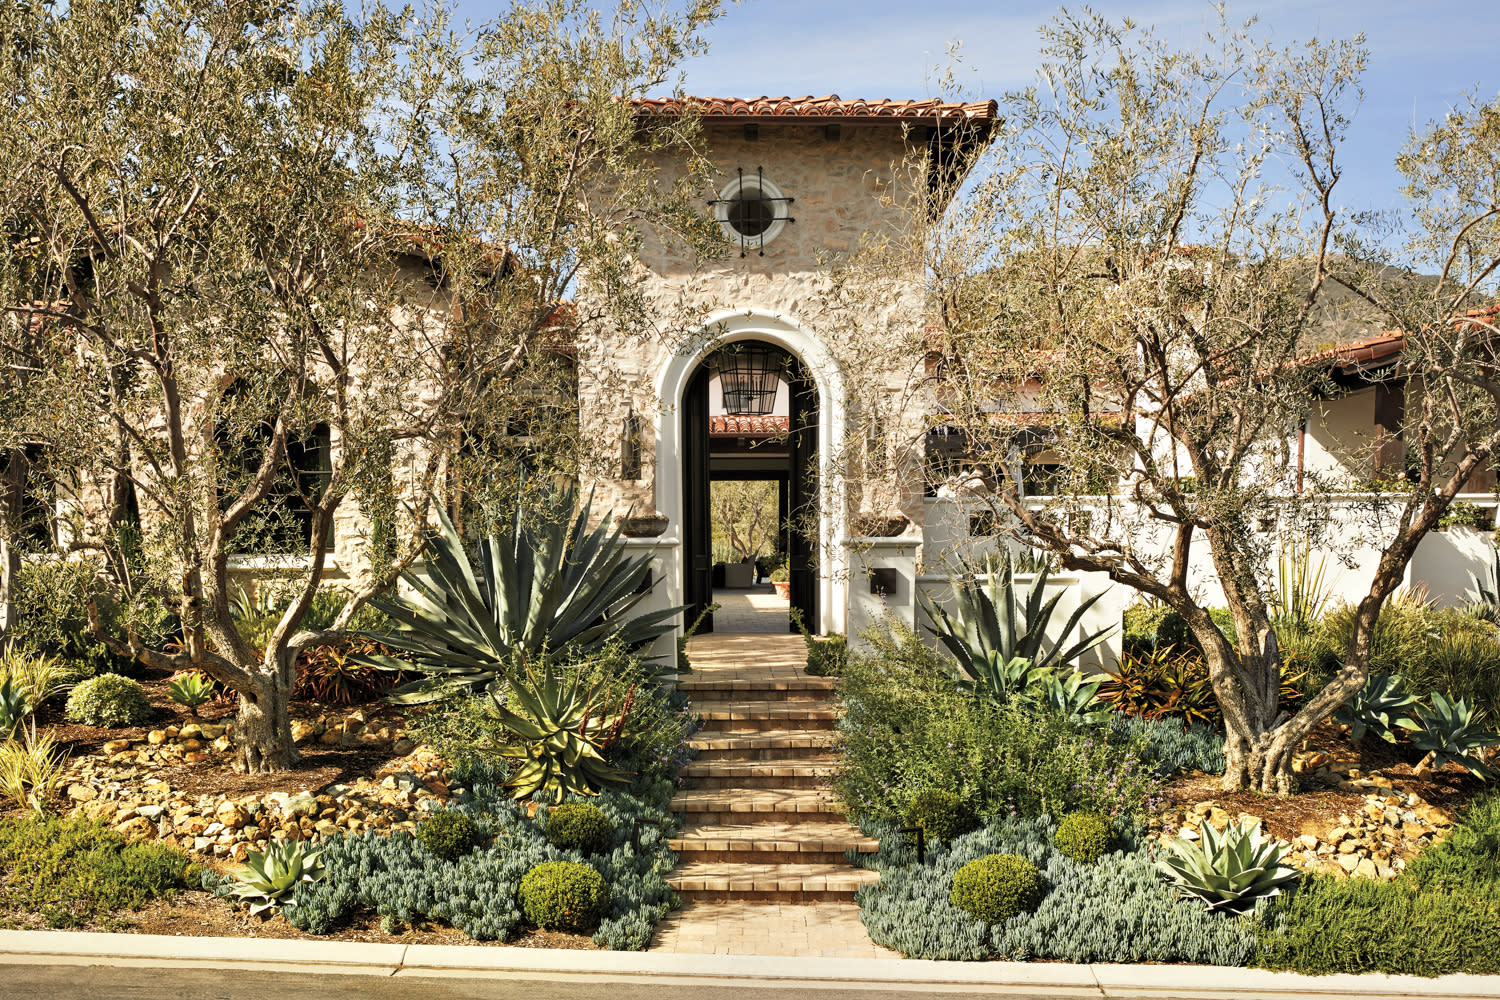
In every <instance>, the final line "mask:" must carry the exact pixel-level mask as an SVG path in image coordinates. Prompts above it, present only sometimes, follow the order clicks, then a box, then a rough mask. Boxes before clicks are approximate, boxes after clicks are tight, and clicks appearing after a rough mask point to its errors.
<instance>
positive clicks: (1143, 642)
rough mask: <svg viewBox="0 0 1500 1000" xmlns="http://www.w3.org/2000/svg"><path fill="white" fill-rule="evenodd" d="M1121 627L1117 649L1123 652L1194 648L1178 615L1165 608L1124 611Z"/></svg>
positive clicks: (1137, 606) (1189, 632) (1137, 607)
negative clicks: (1123, 628)
mask: <svg viewBox="0 0 1500 1000" xmlns="http://www.w3.org/2000/svg"><path fill="white" fill-rule="evenodd" d="M1124 625H1125V634H1124V636H1123V638H1122V641H1121V648H1122V649H1124V650H1125V651H1126V652H1132V653H1149V652H1151V651H1152V650H1154V649H1156V648H1157V647H1158V646H1178V647H1185V646H1187V645H1189V644H1196V643H1195V642H1194V640H1193V633H1192V630H1191V629H1189V628H1188V627H1187V622H1185V621H1183V620H1182V615H1180V614H1178V613H1177V612H1176V611H1173V610H1172V609H1171V608H1169V607H1167V606H1166V605H1165V604H1145V603H1138V604H1132V605H1130V606H1129V607H1128V608H1126V609H1125V614H1124Z"/></svg>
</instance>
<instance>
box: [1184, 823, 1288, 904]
mask: <svg viewBox="0 0 1500 1000" xmlns="http://www.w3.org/2000/svg"><path fill="white" fill-rule="evenodd" d="M1286 853H1287V848H1285V847H1283V846H1282V845H1280V844H1279V843H1277V842H1276V841H1274V840H1268V839H1266V838H1263V837H1262V836H1261V834H1260V824H1259V823H1253V824H1252V823H1246V824H1240V823H1230V824H1228V825H1227V826H1226V827H1225V828H1224V832H1223V833H1220V832H1219V831H1218V830H1215V829H1214V828H1213V826H1212V825H1211V824H1209V823H1204V824H1203V830H1202V833H1201V835H1200V837H1199V839H1198V840H1186V839H1184V838H1182V837H1177V838H1175V839H1173V840H1172V842H1171V843H1169V844H1168V845H1167V853H1166V856H1165V857H1163V858H1161V859H1159V860H1158V861H1157V862H1156V869H1157V871H1159V872H1160V873H1161V874H1162V875H1164V876H1166V878H1167V880H1168V881H1170V882H1171V883H1172V884H1173V885H1174V886H1175V887H1176V889H1177V891H1178V892H1179V893H1181V894H1182V895H1184V896H1192V897H1196V898H1198V899H1201V900H1203V902H1204V904H1205V905H1207V907H1208V908H1209V909H1210V910H1214V911H1219V912H1225V913H1243V912H1244V911H1245V910H1247V909H1249V908H1250V907H1252V906H1254V905H1255V903H1256V902H1257V901H1258V900H1261V899H1265V898H1269V897H1271V896H1275V895H1277V894H1279V893H1280V892H1281V888H1282V886H1285V885H1287V884H1289V883H1291V882H1294V881H1296V879H1297V878H1298V876H1299V873H1298V872H1297V870H1296V869H1295V868H1288V867H1286V866H1284V865H1283V864H1282V863H1281V861H1282V859H1283V858H1285V857H1286Z"/></svg>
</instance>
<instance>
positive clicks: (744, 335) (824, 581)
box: [656, 310, 847, 633]
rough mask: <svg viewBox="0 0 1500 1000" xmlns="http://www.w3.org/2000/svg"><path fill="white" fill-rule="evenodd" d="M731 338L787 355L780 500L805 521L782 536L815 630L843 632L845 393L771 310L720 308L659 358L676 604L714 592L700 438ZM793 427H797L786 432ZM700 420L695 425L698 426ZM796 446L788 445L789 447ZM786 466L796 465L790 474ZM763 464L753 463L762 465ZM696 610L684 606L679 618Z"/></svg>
mask: <svg viewBox="0 0 1500 1000" xmlns="http://www.w3.org/2000/svg"><path fill="white" fill-rule="evenodd" d="M735 344H755V345H766V346H769V347H772V348H775V349H776V350H778V351H780V352H782V353H783V354H784V355H785V356H786V358H787V361H788V365H787V375H788V390H789V392H788V396H789V399H788V411H789V412H788V414H787V416H788V429H787V435H786V438H787V441H786V443H787V446H788V455H787V456H786V466H785V470H786V473H785V478H786V483H787V487H786V498H785V501H784V506H785V508H786V509H787V510H788V511H790V512H795V513H800V515H801V516H800V517H798V518H795V519H794V520H795V521H796V522H797V523H798V524H799V525H800V526H801V527H802V529H803V530H801V531H799V532H797V533H796V537H794V538H789V539H788V550H789V551H788V555H789V556H791V560H790V568H791V570H792V584H793V593H792V600H793V603H794V605H795V606H798V607H800V608H801V609H802V610H803V613H804V615H805V617H806V621H807V623H808V626H809V627H810V628H811V629H812V630H813V631H815V632H823V633H827V632H842V631H843V630H844V625H845V617H846V604H847V597H846V576H847V573H846V562H847V557H846V553H845V550H844V542H845V541H846V538H845V533H844V527H843V522H844V518H843V508H844V488H843V479H842V476H841V474H840V472H839V463H838V460H837V456H838V455H839V454H840V452H841V450H842V448H843V444H844V416H843V414H844V407H845V399H846V393H845V388H844V381H843V377H842V373H841V372H840V371H839V368H838V366H837V364H836V363H835V361H834V360H833V357H832V355H831V354H830V353H829V352H828V350H827V349H826V347H824V345H823V344H822V343H821V342H820V341H819V340H818V339H817V338H816V337H814V336H813V335H812V334H811V333H809V332H808V331H806V330H804V329H803V328H801V327H800V326H798V325H796V324H795V323H793V322H791V321H789V320H787V319H786V318H784V317H782V316H779V315H777V314H774V313H765V312H759V311H755V310H748V311H739V312H735V313H726V314H720V315H718V316H716V317H714V318H713V319H712V320H711V321H710V322H709V323H708V324H707V325H706V327H705V330H704V331H703V332H701V333H699V334H697V335H695V336H693V337H691V338H689V339H687V340H686V341H685V342H684V343H683V344H682V346H681V347H680V348H679V350H678V351H676V352H675V353H674V354H673V355H672V356H671V357H670V358H669V359H668V361H667V364H666V365H665V366H664V368H663V370H662V372H661V374H660V377H659V380H658V383H657V393H658V399H659V400H660V401H661V407H662V412H661V414H660V418H659V419H658V420H657V422H656V433H657V437H656V506H657V510H659V511H660V512H661V513H663V514H665V515H667V517H668V519H669V523H670V524H672V525H675V526H676V527H677V531H676V532H674V534H675V535H676V536H677V539H676V540H677V541H678V544H679V545H680V546H681V548H680V550H679V554H680V559H679V560H678V565H679V566H680V568H681V569H680V573H679V574H675V575H676V576H677V578H676V579H672V580H669V581H664V582H668V583H669V587H670V591H671V594H670V597H671V599H672V600H673V602H674V603H679V604H685V605H689V606H692V605H694V604H696V605H697V606H698V608H699V609H700V610H701V608H702V606H703V605H704V604H705V603H707V599H708V595H710V594H711V593H712V578H711V575H710V574H711V572H712V560H711V552H710V551H709V545H708V530H709V522H708V518H707V516H706V508H707V499H706V497H707V489H708V487H709V484H710V483H711V482H712V480H713V475H714V472H715V470H714V468H713V463H712V461H711V454H710V457H709V459H707V460H706V459H705V455H704V452H705V449H706V447H707V446H708V441H707V430H708V411H709V400H708V392H707V386H708V382H709V380H710V379H711V378H712V375H711V368H712V362H711V359H712V357H713V356H714V355H715V353H716V352H719V351H721V350H722V349H723V348H725V347H726V346H730V345H735ZM793 427H795V428H796V432H795V433H794V432H793ZM700 429H701V430H700ZM791 452H795V454H791ZM794 470H800V472H799V473H798V474H793V471H794ZM764 471H765V470H760V472H762V473H763V472H764ZM695 615H696V612H689V613H688V615H685V616H684V617H685V621H684V624H686V623H687V622H688V621H691V620H692V616H695Z"/></svg>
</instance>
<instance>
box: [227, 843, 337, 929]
mask: <svg viewBox="0 0 1500 1000" xmlns="http://www.w3.org/2000/svg"><path fill="white" fill-rule="evenodd" d="M245 864H246V865H247V866H248V867H249V869H250V870H249V871H248V872H247V873H246V874H245V876H244V877H243V878H241V879H240V880H239V881H237V882H235V884H234V885H233V886H231V887H230V890H229V893H230V895H232V896H235V897H236V898H238V899H242V900H244V901H245V902H247V903H249V904H250V914H251V916H254V915H255V914H257V913H263V912H265V911H266V910H269V909H273V908H275V907H279V906H287V907H290V906H296V905H297V889H298V887H299V886H301V885H303V884H304V883H307V882H317V881H320V880H321V879H322V878H323V874H324V873H323V859H322V855H321V853H320V852H318V851H314V850H309V849H308V847H307V844H306V843H305V842H303V841H300V840H296V841H292V840H273V841H271V843H270V844H268V845H267V846H266V849H265V852H264V853H261V852H259V851H251V852H250V856H249V858H248V859H247V860H246V862H245Z"/></svg>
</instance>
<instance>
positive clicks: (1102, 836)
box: [1052, 812, 1111, 865]
mask: <svg viewBox="0 0 1500 1000" xmlns="http://www.w3.org/2000/svg"><path fill="white" fill-rule="evenodd" d="M1110 837H1111V830H1110V823H1109V820H1108V819H1107V818H1105V817H1104V816H1101V815H1099V814H1098V813H1087V812H1075V813H1068V815H1066V816H1064V817H1063V818H1062V822H1061V823H1059V824H1057V833H1056V834H1054V835H1053V837H1052V843H1053V844H1054V845H1056V847H1057V853H1059V854H1061V855H1062V856H1063V857H1065V858H1069V859H1071V860H1073V861H1076V862H1078V863H1079V864H1080V865H1091V864H1093V863H1094V862H1096V861H1098V860H1099V859H1100V858H1102V857H1103V856H1104V853H1105V852H1106V851H1108V850H1109V842H1110Z"/></svg>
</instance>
